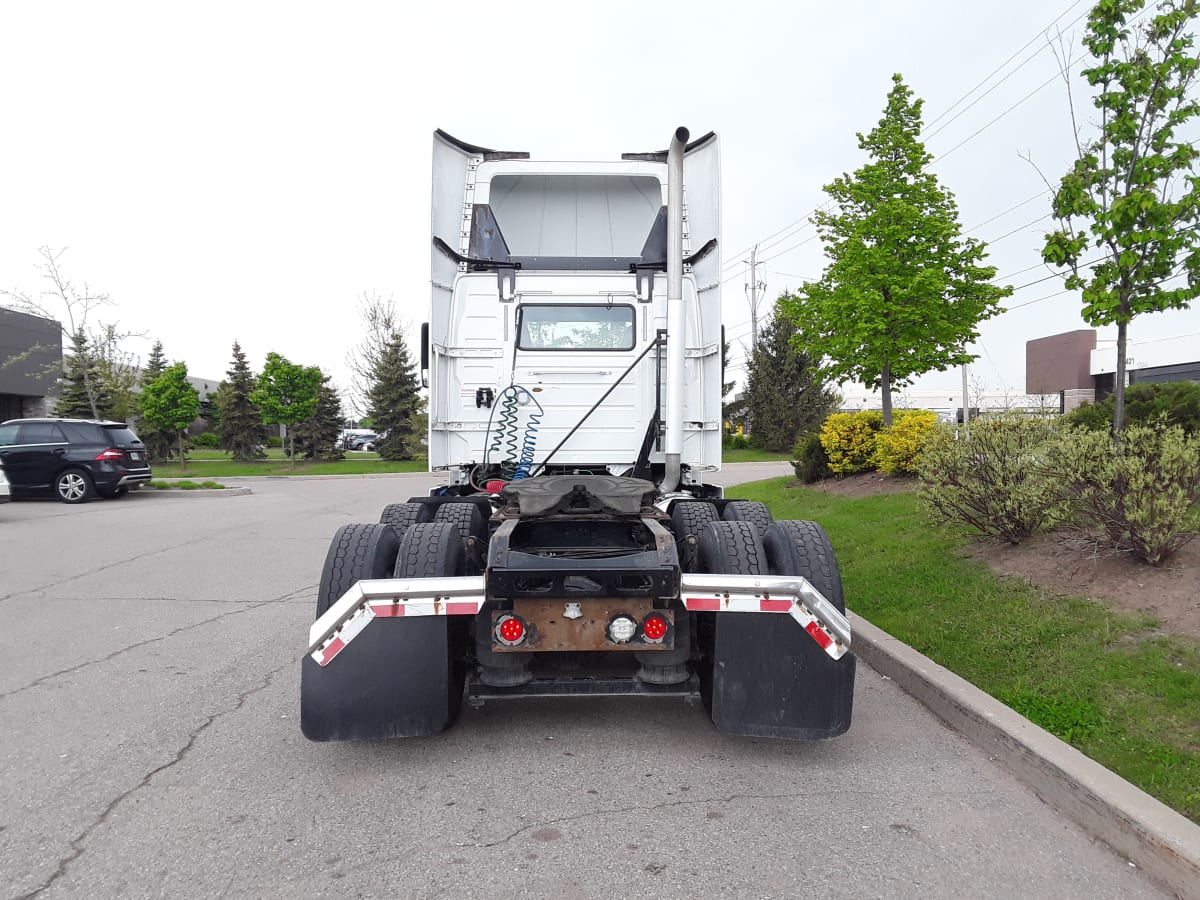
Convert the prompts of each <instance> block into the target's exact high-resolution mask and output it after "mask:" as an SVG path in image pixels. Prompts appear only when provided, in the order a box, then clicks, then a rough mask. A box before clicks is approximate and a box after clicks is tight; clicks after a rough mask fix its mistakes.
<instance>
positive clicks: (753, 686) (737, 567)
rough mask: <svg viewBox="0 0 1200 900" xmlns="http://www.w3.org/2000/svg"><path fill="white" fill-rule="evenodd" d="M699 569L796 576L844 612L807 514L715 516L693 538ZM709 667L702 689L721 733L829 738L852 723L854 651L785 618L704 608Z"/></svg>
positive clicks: (829, 559) (824, 544)
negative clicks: (830, 644) (794, 517)
mask: <svg viewBox="0 0 1200 900" xmlns="http://www.w3.org/2000/svg"><path fill="white" fill-rule="evenodd" d="M699 549H700V563H701V566H702V568H703V571H706V572H712V573H723V574H730V575H735V574H736V575H768V574H778V575H802V576H803V577H805V578H807V579H808V580H809V581H810V582H812V584H813V586H814V587H816V588H817V589H818V590H819V591H821V593H822V594H824V595H825V597H826V598H827V599H829V600H830V601H831V602H832V603H834V604H835V605H836V606H838V608H839V609H843V610H844V608H845V607H844V602H843V599H842V586H841V578H840V576H839V575H838V571H837V562H836V560H835V559H834V556H833V548H832V547H831V546H830V545H829V539H828V538H827V537H826V536H825V532H824V531H822V530H821V529H820V526H817V525H815V524H814V523H812V522H773V523H771V525H770V526H769V527H768V528H767V531H766V536H765V538H764V539H763V540H760V539H759V536H758V530H757V528H756V526H755V524H753V523H751V522H748V521H732V522H731V521H723V522H718V523H713V524H711V525H708V526H706V528H705V530H704V531H703V532H702V533H701V537H700V548H699ZM710 615H711V616H712V619H711V621H710V623H709V624H710V630H709V633H708V636H707V644H708V653H709V654H711V661H712V665H711V667H709V666H707V665H706V666H704V667H703V668H702V675H703V677H702V681H701V696H702V697H703V698H704V701H705V705H706V706H707V707H708V710H709V713H710V715H711V716H712V720H713V724H715V725H716V726H717V728H719V729H721V731H724V732H726V733H728V734H737V735H746V736H750V737H768V738H780V739H783V740H816V739H821V738H830V737H835V736H837V735H839V734H842V733H843V732H845V731H846V729H847V728H849V727H850V712H851V705H852V701H853V695H854V657H853V656H852V655H851V654H846V655H845V656H844V657H842V659H840V660H833V659H831V658H830V657H829V656H828V655H827V654H826V653H825V652H824V651H823V650H822V649H821V648H820V647H819V646H817V644H816V642H814V641H813V640H812V638H810V637H809V636H808V635H807V634H806V633H805V632H804V630H803V629H802V628H801V627H800V625H799V624H797V623H796V621H795V620H794V619H792V617H791V616H788V615H783V614H780V613H714V614H710Z"/></svg>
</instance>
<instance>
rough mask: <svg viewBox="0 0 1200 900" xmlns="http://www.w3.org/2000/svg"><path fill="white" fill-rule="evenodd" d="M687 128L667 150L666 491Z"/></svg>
mask: <svg viewBox="0 0 1200 900" xmlns="http://www.w3.org/2000/svg"><path fill="white" fill-rule="evenodd" d="M687 142H688V130H687V129H686V128H684V127H683V126H680V127H679V128H676V129H675V134H674V135H673V136H672V138H671V146H670V148H669V149H668V150H667V377H666V383H667V429H666V446H665V451H666V470H665V472H664V473H663V480H662V484H660V485H659V490H660V491H661V492H662V493H664V494H669V493H671V492H672V491H674V490H676V489H677V488H678V487H679V475H680V466H681V460H682V456H683V378H684V345H685V343H686V338H685V336H684V329H685V326H686V320H685V316H684V307H683V154H684V151H685V150H686V149H687Z"/></svg>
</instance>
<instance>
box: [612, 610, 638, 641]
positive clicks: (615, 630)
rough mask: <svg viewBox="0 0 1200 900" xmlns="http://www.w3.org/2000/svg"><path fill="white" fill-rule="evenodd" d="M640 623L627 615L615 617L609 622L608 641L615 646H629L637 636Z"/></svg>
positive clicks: (622, 614)
mask: <svg viewBox="0 0 1200 900" xmlns="http://www.w3.org/2000/svg"><path fill="white" fill-rule="evenodd" d="M637 628H638V623H637V619H635V618H634V617H633V616H627V615H625V613H621V614H619V615H616V616H613V617H612V618H611V619H610V620H609V622H608V639H609V640H610V641H612V642H613V643H614V644H628V643H629V642H630V641H631V640H633V636H634V635H635V634H637Z"/></svg>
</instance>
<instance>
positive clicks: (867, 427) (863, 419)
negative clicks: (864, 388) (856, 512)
mask: <svg viewBox="0 0 1200 900" xmlns="http://www.w3.org/2000/svg"><path fill="white" fill-rule="evenodd" d="M882 427H883V413H881V412H880V411H879V410H877V409H864V410H862V412H855V413H834V414H833V415H831V416H829V417H828V418H827V419H826V420H825V421H824V422H823V423H821V446H822V447H824V448H825V453H826V455H827V456H828V457H829V470H830V471H831V472H833V473H834V474H835V475H851V474H853V473H855V472H869V471H871V470H872V469H874V468H875V436H876V435H877V434H878V433H879V429H881V428H882Z"/></svg>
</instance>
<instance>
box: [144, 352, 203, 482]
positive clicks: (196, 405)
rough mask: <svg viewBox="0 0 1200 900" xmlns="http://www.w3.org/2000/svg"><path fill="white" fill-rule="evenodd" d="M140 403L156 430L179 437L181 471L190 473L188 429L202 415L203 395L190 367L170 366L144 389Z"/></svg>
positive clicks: (147, 419)
mask: <svg viewBox="0 0 1200 900" xmlns="http://www.w3.org/2000/svg"><path fill="white" fill-rule="evenodd" d="M138 400H139V402H140V403H141V407H142V417H143V418H144V419H145V420H146V421H148V422H149V423H150V424H151V425H152V426H153V427H155V428H158V429H160V430H162V431H165V432H169V433H172V434H174V435H175V440H176V441H177V446H178V452H179V464H180V470H181V471H182V470H183V469H186V468H187V456H186V454H185V453H184V448H183V439H184V435H185V434H186V433H187V427H188V426H189V425H191V424H192V422H194V421H195V420H196V417H197V416H198V415H200V392H199V391H197V390H196V389H195V388H194V387H192V384H191V382H190V381H188V378H187V364H186V363H181V362H178V363H175V364H174V365H172V366H167V368H166V369H164V370H163V372H162V374H161V375H159V376H158V377H157V378H155V379H154V380H153V381H151V382H150V383H149V384H147V385H145V386H144V387H143V388H142V393H141V395H140V396H139V397H138ZM143 443H145V442H144V441H143Z"/></svg>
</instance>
